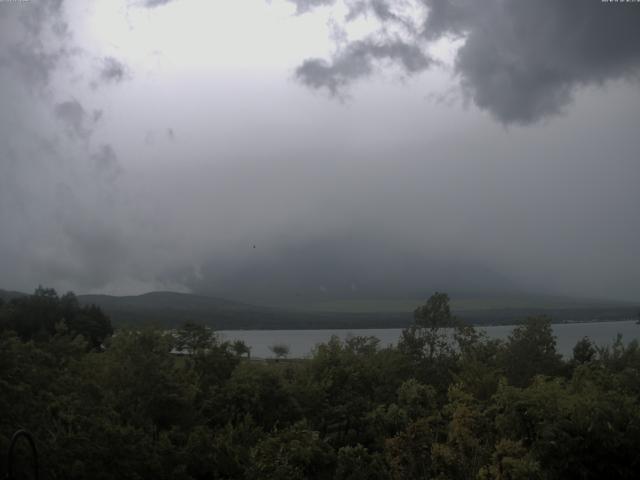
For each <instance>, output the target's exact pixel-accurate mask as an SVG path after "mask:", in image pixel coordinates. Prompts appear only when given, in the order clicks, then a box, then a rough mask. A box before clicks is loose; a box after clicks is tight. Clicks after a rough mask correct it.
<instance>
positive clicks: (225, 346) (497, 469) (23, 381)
mask: <svg viewBox="0 0 640 480" xmlns="http://www.w3.org/2000/svg"><path fill="white" fill-rule="evenodd" d="M34 297H36V298H33V297H31V298H30V299H22V300H18V301H12V302H9V303H6V302H5V303H4V304H3V305H2V306H1V307H0V330H1V333H0V411H2V415H1V416H0V451H2V452H4V451H6V449H7V447H8V442H9V438H10V436H11V435H12V433H13V432H14V431H16V430H18V429H20V428H26V429H28V430H30V431H31V432H32V433H33V435H34V437H35V439H36V442H37V446H38V450H39V453H40V468H41V477H40V478H45V479H62V478H65V479H66V478H73V479H83V478H86V479H99V480H100V479H105V480H106V479H141V478H157V479H183V480H192V479H193V480H200V479H202V480H205V479H255V480H258V479H260V480H262V479H274V480H275V479H283V480H284V479H287V480H290V479H294V480H295V479H300V480H302V479H342V480H346V479H350V480H356V479H388V478H392V479H426V478H433V479H460V480H467V479H473V478H477V479H495V478H500V479H555V478H563V479H573V478H575V479H601V478H611V479H614V478H628V479H632V478H637V472H638V471H639V470H640V457H639V456H638V453H637V452H638V445H640V348H639V346H638V342H637V341H632V342H630V343H628V345H626V346H625V345H623V343H622V342H617V343H615V344H614V345H611V346H610V347H608V348H604V349H597V348H595V347H594V346H593V345H592V344H591V343H590V341H589V340H588V339H584V340H582V341H580V342H579V343H578V344H577V345H576V347H575V349H574V354H573V357H572V358H571V359H569V360H567V361H563V360H562V358H561V357H560V356H559V355H558V353H557V352H556V350H555V341H554V338H553V336H552V332H551V329H550V323H549V320H548V319H547V318H531V319H529V320H528V321H527V322H525V323H524V324H522V325H521V326H519V327H518V328H516V329H515V330H514V331H513V333H512V334H511V336H510V337H509V338H508V339H507V340H506V341H499V340H488V339H487V338H484V337H483V336H482V335H480V334H479V333H478V332H477V331H476V330H475V329H474V328H473V327H471V326H469V325H466V324H464V323H463V322H461V321H459V320H458V319H457V318H456V317H455V316H453V315H452V314H451V311H450V308H449V299H448V297H447V296H446V295H443V294H436V295H434V296H433V297H431V298H430V299H429V301H428V302H426V303H425V304H424V305H423V306H421V307H419V308H417V309H416V310H415V312H414V321H413V324H412V325H411V326H410V327H409V328H407V329H406V330H405V331H404V333H403V336H402V338H401V341H400V342H399V344H398V346H397V347H387V348H381V347H380V345H379V344H378V341H377V340H376V339H375V338H371V337H354V338H351V339H349V340H347V341H345V342H341V341H339V340H338V339H337V338H334V339H332V340H331V341H329V342H328V343H326V344H322V345H319V346H318V347H317V349H316V351H315V353H314V355H313V356H312V357H311V358H310V359H308V360H301V361H288V360H279V361H275V360H271V361H254V360H251V359H250V358H249V356H248V355H247V353H248V352H247V349H246V346H244V345H242V344H240V343H235V344H230V343H227V342H221V341H220V340H219V339H218V338H217V336H216V334H215V332H214V331H213V330H211V329H209V328H207V327H204V326H198V325H193V324H190V325H185V326H183V327H182V328H181V329H179V330H178V331H176V332H175V333H174V334H167V333H166V332H163V331H160V330H153V329H135V330H117V331H116V332H115V334H114V335H111V331H110V324H109V322H108V321H105V318H106V317H104V315H102V314H101V312H100V310H99V309H97V308H96V307H93V309H92V308H91V307H77V306H75V303H74V302H73V301H72V298H71V297H68V296H65V297H62V298H58V297H57V296H56V295H54V294H53V292H51V291H47V290H43V291H40V292H38V295H36V296H34ZM65 308H67V310H65ZM36 311H37V312H38V314H37V315H36V314H35V312H36ZM32 314H33V315H32ZM18 318H19V319H29V322H30V323H28V328H27V327H25V328H23V326H24V325H26V324H23V323H22V320H20V322H18V321H17V319H18ZM107 320H108V319H107ZM639 328H640V327H639ZM445 329H453V331H454V332H455V334H454V335H453V336H452V335H450V334H446V333H445ZM447 331H451V330H447ZM175 351H181V352H183V354H182V355H176V354H175V353H172V352H175ZM0 458H2V462H3V463H2V470H1V471H0V476H2V477H3V476H4V475H5V473H6V468H7V464H6V459H5V457H4V456H2V457H0ZM18 463H19V465H16V468H17V469H22V470H24V469H25V468H26V467H25V465H27V466H28V462H27V461H26V459H24V458H23V459H22V460H21V462H20V461H19V462H18ZM22 470H21V471H22Z"/></svg>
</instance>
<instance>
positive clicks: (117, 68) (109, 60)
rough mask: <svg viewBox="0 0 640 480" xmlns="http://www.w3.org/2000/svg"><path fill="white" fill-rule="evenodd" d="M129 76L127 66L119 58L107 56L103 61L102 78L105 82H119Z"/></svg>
mask: <svg viewBox="0 0 640 480" xmlns="http://www.w3.org/2000/svg"><path fill="white" fill-rule="evenodd" d="M125 78H127V67H126V66H125V65H124V64H123V63H122V62H120V61H119V60H118V59H117V58H113V57H106V58H104V59H103V61H102V68H101V70H100V80H102V81H103V82H105V83H119V82H121V81H123V80H124V79H125Z"/></svg>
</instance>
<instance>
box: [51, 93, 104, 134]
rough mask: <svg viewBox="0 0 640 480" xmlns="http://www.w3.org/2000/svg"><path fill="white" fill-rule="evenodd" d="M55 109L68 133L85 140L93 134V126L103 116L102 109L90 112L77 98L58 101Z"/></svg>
mask: <svg viewBox="0 0 640 480" xmlns="http://www.w3.org/2000/svg"><path fill="white" fill-rule="evenodd" d="M53 111H54V114H55V115H56V117H57V118H58V119H59V120H60V121H61V122H62V123H63V124H64V125H65V127H66V129H67V132H68V133H70V134H71V135H75V136H76V137H78V138H81V139H85V140H86V139H88V138H89V137H90V136H91V133H92V130H93V127H94V126H95V124H96V123H97V122H98V121H99V120H100V118H101V117H102V111H100V110H94V111H93V113H91V114H90V113H88V112H87V111H86V110H85V109H84V107H83V106H82V105H81V104H80V102H78V101H77V100H75V99H73V100H67V101H66V102H62V103H58V104H57V105H56V106H55V107H54V109H53Z"/></svg>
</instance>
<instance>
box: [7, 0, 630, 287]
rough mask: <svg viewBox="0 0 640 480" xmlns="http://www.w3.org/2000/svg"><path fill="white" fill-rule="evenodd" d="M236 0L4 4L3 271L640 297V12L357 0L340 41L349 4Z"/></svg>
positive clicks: (108, 278) (155, 283)
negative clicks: (331, 35) (438, 50)
mask: <svg viewBox="0 0 640 480" xmlns="http://www.w3.org/2000/svg"><path fill="white" fill-rule="evenodd" d="M114 2H116V0H114ZM234 2H235V0H220V2H215V3H210V2H180V1H175V2H172V3H171V5H170V6H167V8H149V9H145V8H141V7H145V5H146V6H148V7H159V4H157V5H153V3H154V2H151V3H148V2H146V3H145V4H143V3H141V2H131V1H129V0H121V1H120V2H119V3H118V4H117V5H115V6H113V7H112V6H111V5H112V3H111V2H104V3H101V4H100V5H101V7H100V8H105V9H107V10H106V13H108V14H110V15H107V16H105V17H104V18H101V19H100V20H101V22H102V21H104V22H105V23H104V24H103V23H100V22H98V23H96V19H95V18H92V17H90V15H91V14H92V13H91V12H92V11H93V10H92V8H94V7H87V4H85V3H83V2H81V1H80V0H65V1H64V2H63V1H50V2H44V1H43V2H21V3H20V4H19V5H18V4H15V3H13V4H12V3H7V2H5V3H2V2H0V40H1V41H2V44H3V45H5V46H6V48H5V49H3V51H2V52H0V85H2V89H1V90H0V103H1V104H2V105H3V109H2V111H1V112H0V225H2V233H1V234H0V265H1V267H2V268H0V288H7V289H18V290H30V289H32V288H33V287H35V286H36V285H38V284H45V285H51V286H54V287H56V288H58V289H67V288H71V289H74V290H77V291H79V292H88V291H93V292H107V293H139V292H142V291H147V290H153V289H172V290H192V291H199V292H205V293H208V294H213V295H220V296H229V297H242V296H245V297H246V296H251V297H253V298H257V297H260V296H264V295H265V294H266V295H267V296H270V297H274V298H275V297H277V296H279V295H280V296H282V295H289V294H291V293H292V292H293V293H294V294H295V292H297V293H299V294H300V295H304V296H306V297H308V298H326V297H327V296H330V297H333V298H356V297H358V296H360V295H365V296H366V295H374V296H395V297H402V296H412V295H425V294H426V293H427V291H428V290H432V289H447V290H450V291H454V290H456V289H457V290H466V291H469V290H474V291H484V292H491V291H529V292H542V293H567V294H572V295H579V296H596V297H612V298H628V299H638V298H640V290H638V285H640V276H639V275H640V274H639V273H638V272H640V264H639V263H638V262H639V259H638V255H637V245H638V242H640V224H639V223H638V222H637V221H636V218H637V205H638V204H640V193H639V191H638V188H637V185H638V182H639V181H640V176H639V170H638V162H637V159H638V158H640V143H639V142H638V136H637V128H636V126H637V125H638V121H640V117H639V115H640V99H639V98H638V89H637V84H636V83H635V82H636V81H637V80H635V77H634V75H637V70H636V69H637V54H638V50H639V48H638V46H637V45H638V42H637V41H631V40H634V39H635V35H636V33H635V31H634V30H633V29H632V28H631V25H632V23H633V22H636V21H637V13H636V12H637V11H640V9H634V10H630V9H628V8H627V7H626V6H623V5H617V4H615V5H605V4H603V5H602V6H600V3H599V2H598V4H597V5H596V4H595V3H589V2H580V6H578V5H577V3H575V2H557V3H556V2H547V1H542V0H541V1H540V2H530V3H525V2H508V1H503V2H496V1H489V2H483V6H482V7H480V6H479V4H480V2H477V3H476V2H470V1H469V2H466V1H458V2H455V3H453V2H436V1H428V2H427V1H424V2H423V1H422V0H413V1H407V2H385V1H383V0H376V1H365V0H360V1H355V0H354V1H347V2H346V6H347V8H346V9H344V8H343V9H342V10H341V15H342V16H343V17H344V16H345V15H346V17H347V19H346V23H344V24H342V25H340V26H339V27H340V28H343V27H344V28H345V29H346V30H348V29H349V27H350V25H355V24H356V23H357V22H361V21H365V23H367V22H369V23H367V25H369V24H372V25H376V28H377V30H375V31H373V32H368V33H366V34H364V35H362V36H360V37H358V38H357V39H355V40H352V41H349V38H351V37H349V35H348V34H347V35H346V36H343V37H340V36H339V35H336V38H338V37H340V38H339V39H338V42H337V44H336V45H335V50H332V49H331V45H328V44H326V43H325V44H323V43H322V41H319V40H318V37H319V36H321V37H323V38H322V40H324V41H326V37H325V33H326V31H327V30H330V29H327V28H326V16H324V17H321V18H320V20H317V21H315V20H314V17H313V16H314V15H315V9H316V7H326V8H322V9H321V10H322V11H323V12H324V13H325V14H326V15H329V16H330V15H331V14H330V13H328V12H330V11H331V9H332V8H334V7H335V8H338V7H339V5H340V4H339V3H338V2H332V1H307V2H303V1H299V2H296V3H297V6H296V7H295V10H296V12H294V8H293V7H292V6H291V4H287V3H285V2H281V4H282V5H281V6H282V7H283V10H282V11H283V12H285V15H284V17H282V16H279V14H278V15H275V14H274V17H273V18H271V17H269V15H268V14H267V13H268V12H267V13H264V12H266V10H264V11H263V10H260V8H264V9H266V8H274V9H275V8H278V5H276V3H277V2H275V0H274V2H273V4H272V5H271V6H267V5H265V4H264V3H263V2H261V1H259V0H256V1H254V2H253V3H251V2H248V3H247V5H249V6H247V7H246V8H255V9H256V12H258V13H256V14H255V18H258V19H259V22H258V23H251V22H250V20H251V18H253V17H251V18H250V17H249V16H247V17H246V19H247V22H246V24H244V23H242V22H239V23H238V24H233V28H232V29H230V30H228V31H224V29H222V30H223V31H222V32H220V31H219V30H220V29H216V30H215V31H214V30H212V29H211V26H210V25H209V23H208V22H207V21H205V20H203V21H202V22H201V23H198V22H197V20H198V19H200V18H203V17H206V16H205V15H204V13H205V12H204V11H202V10H200V9H205V8H206V9H207V10H206V13H207V14H209V15H211V17H206V18H213V17H214V16H215V17H216V18H225V19H226V18H227V17H226V16H225V15H227V14H229V12H236V15H239V17H234V18H236V19H237V18H245V17H243V15H245V13H244V10H242V11H240V9H239V7H238V6H237V2H235V3H234ZM161 3H163V2H161ZM164 3H168V2H164ZM344 4H345V3H344V2H343V3H342V5H343V6H344ZM570 6H572V7H571V8H573V9H574V10H575V12H573V13H572V11H571V8H570ZM409 7H411V8H409ZM414 7H415V8H418V10H417V11H416V12H417V13H416V12H414ZM95 8H97V7H95ZM119 8H122V9H124V11H125V12H127V15H121V11H120V10H119ZM127 8H130V10H127ZM243 8H244V7H243ZM109 9H112V10H109ZM191 9H195V10H191ZM233 9H236V10H233ZM270 11H272V10H270ZM101 12H102V13H104V12H105V10H101ZM260 12H263V13H260ZM254 13H255V12H254ZM174 14H175V16H176V18H178V17H179V18H182V19H185V18H186V19H190V20H192V21H191V22H190V23H189V24H188V27H184V26H182V25H180V26H181V28H186V29H188V30H189V35H183V36H180V37H179V38H176V39H172V42H171V44H170V45H168V44H163V45H162V46H159V42H158V40H161V38H162V36H163V35H165V30H164V27H166V25H171V21H172V19H173V18H174ZM214 14H215V15H214ZM597 14H601V15H597ZM118 15H121V16H122V18H120V17H119V16H118ZM260 15H263V16H260ZM333 18H335V15H334V17H333ZM528 18H530V19H534V20H535V21H531V22H527V19H528ZM156 20H158V21H159V23H158V24H157V25H156V24H155V23H154V22H155V21H156ZM314 21H315V23H314ZM109 22H112V23H109ZM163 22H164V23H163ZM298 22H300V23H298ZM349 22H355V23H353V24H352V23H349ZM96 25H99V26H102V27H104V31H103V32H101V35H102V37H100V36H99V35H98V33H96V32H94V29H93V28H90V27H94V26H96ZM300 25H303V26H304V29H301V27H300ZM359 25H361V24H359ZM487 25H488V26H490V27H491V28H487V27H486V26H487ZM580 26H581V27H580ZM307 27H308V30H309V32H308V33H307V32H306V30H307ZM378 27H379V28H378ZM614 27H615V28H614ZM176 28H177V26H176ZM256 28H262V29H263V30H262V31H261V35H262V36H260V38H259V40H260V41H259V42H258V41H254V37H253V36H252V35H254V36H255V31H256ZM303 30H304V31H303ZM112 32H120V34H121V35H122V38H123V39H124V40H123V42H124V43H123V44H121V45H114V44H113V42H114V41H115V40H117V39H116V38H115V37H113V36H112ZM543 32H544V33H545V35H546V36H543V35H542V33H543ZM154 35H156V37H154V38H155V40H154V41H150V37H153V36H154ZM301 35H302V37H304V40H306V41H308V44H307V43H305V42H302V41H299V40H300V38H301V37H300V36H301ZM307 35H308V36H307ZM609 36H610V37H611V38H609ZM446 38H448V39H455V38H458V39H463V40H458V42H457V43H456V44H457V45H461V46H460V48H459V49H458V50H457V51H456V52H455V58H454V60H453V63H452V68H453V69H454V72H453V73H455V78H454V79H453V80H452V79H451V77H450V73H451V72H449V71H447V70H446V68H445V67H444V66H443V64H442V63H440V61H439V60H437V59H438V58H439V57H437V55H435V53H434V52H433V51H432V49H431V47H432V46H433V44H434V42H444V43H445V44H446V43H447V41H445V40H443V39H446ZM202 39H206V40H207V42H205V43H204V44H203V42H202ZM247 39H248V40H247ZM345 39H346V40H345ZM223 40H224V42H223ZM216 41H217V42H219V43H223V44H224V46H225V48H224V49H218V50H215V49H214V48H213V47H214V46H215V45H216ZM243 41H244V42H245V43H242V42H243ZM616 42H617V43H618V44H617V45H615V48H614V46H613V43H616ZM554 43H555V44H554ZM294 44H295V45H294ZM323 45H327V48H325V47H324V46H323ZM289 46H292V47H295V48H292V49H291V51H289V50H288V48H289ZM127 47H130V49H129V48H127ZM316 47H317V48H316ZM307 48H309V51H307ZM285 50H286V52H284V53H286V55H280V54H281V53H283V51H285ZM331 51H334V52H335V55H331V54H330V52H331ZM131 52H133V53H131ZM326 52H328V53H329V55H328V56H324V53H326ZM270 55H272V56H270ZM387 67H391V68H390V69H391V70H392V71H394V72H399V74H400V77H402V78H406V77H410V76H411V77H414V78H415V79H416V81H415V82H406V83H404V84H403V83H402V82H378V81H377V80H376V76H377V74H378V73H379V72H382V73H384V71H385V69H386V68H387ZM292 74H293V75H292ZM292 77H293V80H292ZM367 78H369V79H370V81H365V79H367ZM296 82H297V83H302V84H303V85H305V86H307V87H309V88H311V89H313V90H318V89H320V90H326V91H327V92H329V93H330V94H331V95H333V96H335V97H337V98H338V99H342V98H345V97H347V96H350V101H349V102H335V101H332V100H331V99H327V98H326V96H324V95H314V94H311V93H310V92H309V88H300V86H299V85H297V84H296ZM456 88H457V89H458V91H462V92H464V93H465V94H466V95H467V96H468V98H469V99H470V100H472V101H473V102H474V103H475V104H476V105H478V106H479V107H481V109H483V110H485V111H488V112H490V113H491V114H492V115H493V116H494V117H495V118H496V119H498V121H497V122H496V121H495V120H494V119H491V118H487V115H486V114H484V113H482V112H481V111H478V110H477V109H465V108H463V107H462V106H460V105H459V104H456V103H453V104H452V103H451V102H441V103H437V102H432V101H429V95H430V94H432V93H433V92H435V93H437V92H438V91H443V90H445V91H450V90H451V89H456ZM460 89H461V90H460ZM558 112H566V114H565V115H556V114H557V113H558ZM540 120H546V121H540ZM514 123H517V124H523V125H526V127H523V128H513V129H512V128H509V129H505V128H503V126H502V124H509V125H510V124H514ZM254 247H255V248H254Z"/></svg>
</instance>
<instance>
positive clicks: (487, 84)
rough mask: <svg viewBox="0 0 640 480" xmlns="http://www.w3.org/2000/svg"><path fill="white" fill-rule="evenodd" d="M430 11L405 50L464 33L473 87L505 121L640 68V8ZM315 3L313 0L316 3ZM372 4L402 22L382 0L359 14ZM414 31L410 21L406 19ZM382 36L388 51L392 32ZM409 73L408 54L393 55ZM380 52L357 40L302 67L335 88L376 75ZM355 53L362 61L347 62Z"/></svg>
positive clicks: (458, 66) (544, 112)
mask: <svg viewBox="0 0 640 480" xmlns="http://www.w3.org/2000/svg"><path fill="white" fill-rule="evenodd" d="M423 3H424V5H425V6H426V7H427V9H428V12H429V13H428V17H427V20H426V22H425V25H424V28H423V29H422V31H419V32H418V31H417V32H414V33H413V35H411V38H410V40H408V41H407V42H406V43H404V44H403V45H404V48H403V49H404V51H414V52H418V51H420V50H421V46H423V45H425V44H429V42H432V41H435V40H438V39H439V38H442V37H454V38H455V37H461V38H464V39H465V43H464V45H463V46H462V47H461V48H460V49H459V51H458V53H457V57H456V59H455V71H456V72H457V74H458V75H459V78H460V82H461V86H462V88H463V91H464V93H465V94H466V96H468V97H469V98H471V99H472V100H473V102H474V103H475V104H476V105H477V106H479V107H480V108H482V109H485V110H487V111H489V112H490V113H491V114H492V115H493V116H494V117H495V118H496V119H498V120H499V121H500V122H502V123H506V124H508V123H519V124H529V123H534V122H536V121H538V120H541V119H542V118H544V117H546V116H548V115H553V114H557V113H559V112H562V111H563V110H564V108H565V107H566V106H567V105H569V104H570V103H571V101H572V99H573V96H574V93H575V91H576V89H577V88H579V87H583V86H587V85H592V84H603V83H605V82H606V81H608V80H615V79H620V78H627V79H630V78H635V79H636V80H637V78H638V73H639V68H640V28H639V27H638V25H640V8H638V6H637V4H633V3H628V4H626V3H615V2H614V3H607V2H602V1H601V0H566V1H557V0H538V1H535V2H524V1H518V0H488V1H484V2H478V1H473V0H424V2H423ZM310 6H311V5H310ZM367 10H369V11H373V12H374V13H375V14H376V16H377V17H378V18H379V19H380V20H381V21H382V22H383V23H385V22H397V19H398V17H397V15H395V14H394V13H393V11H392V9H391V7H390V4H389V3H387V2H384V1H381V0H371V1H369V2H359V3H357V4H354V8H353V9H352V14H353V13H354V12H355V13H358V12H361V11H367ZM407 31H410V29H407ZM385 42H386V43H382V44H381V43H378V44H377V45H376V47H377V48H378V49H379V51H381V52H382V51H384V50H385V45H386V47H387V48H392V46H393V40H389V39H387V40H385ZM384 56H386V57H387V58H388V59H389V60H390V61H395V62H397V63H400V64H402V65H403V67H405V70H406V72H407V73H408V74H411V73H416V72H420V71H421V70H423V69H424V67H425V65H424V63H423V64H422V65H421V68H406V67H407V63H406V56H405V55H384ZM371 57H375V55H368V54H366V53H364V51H363V48H362V45H359V44H357V43H356V44H352V45H350V46H348V47H347V48H346V50H345V51H340V52H338V54H336V56H334V58H332V59H331V61H328V62H327V61H323V60H318V59H310V60H307V61H305V62H304V63H303V65H302V66H300V67H299V69H298V78H299V79H300V80H301V81H302V82H303V83H305V84H306V85H308V86H310V87H313V88H319V87H322V86H324V87H327V88H328V89H329V90H330V91H332V92H334V93H335V91H336V90H337V89H339V88H344V87H346V86H347V85H348V84H349V82H351V81H353V80H355V79H357V78H360V77H363V76H366V75H370V74H371V73H372V72H373V69H372V68H371V66H370V62H369V61H368V60H369V59H370V58H371ZM348 63H352V64H353V65H348Z"/></svg>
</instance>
